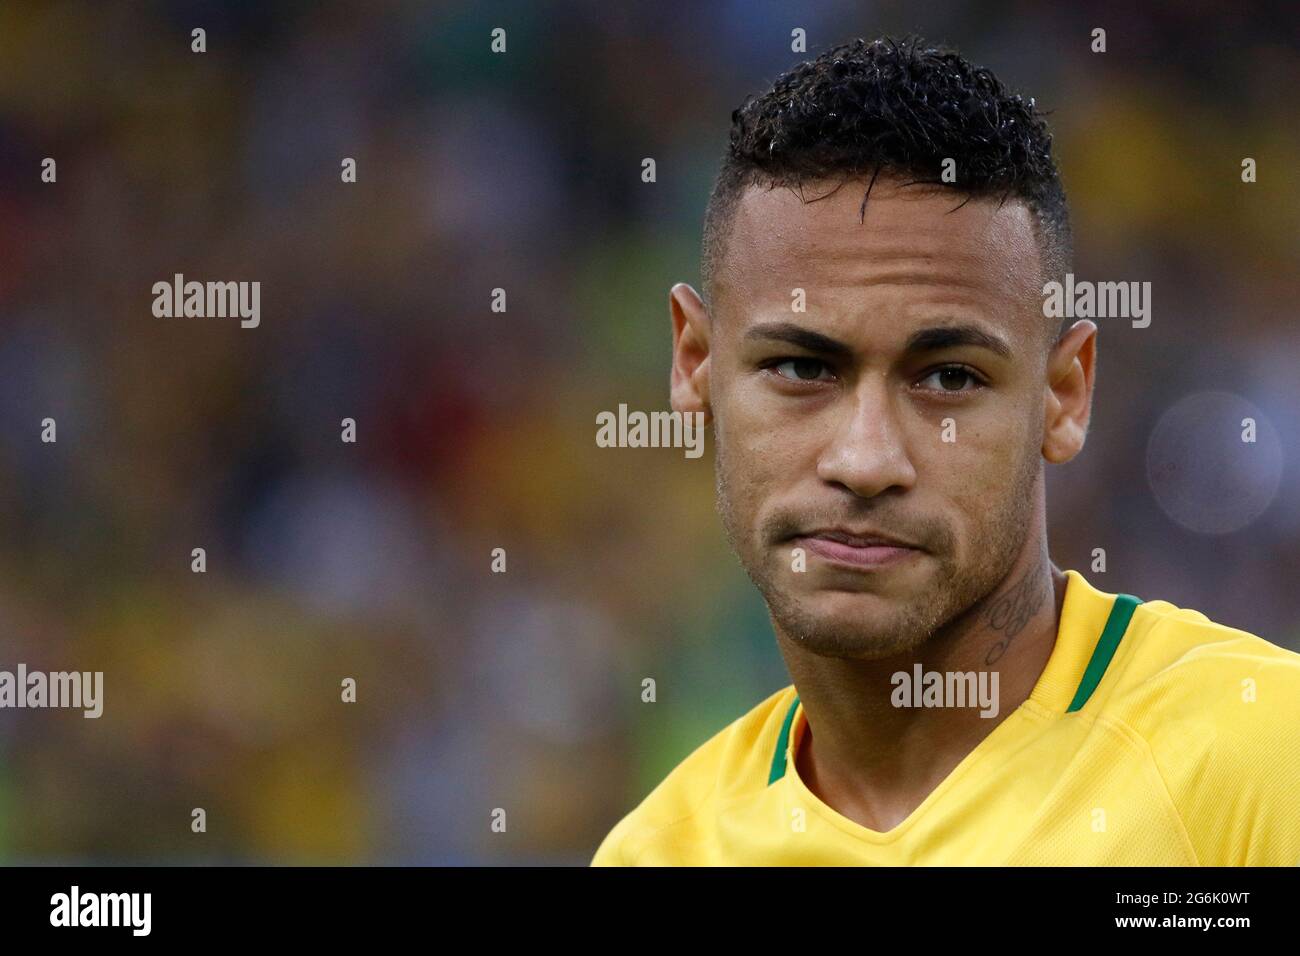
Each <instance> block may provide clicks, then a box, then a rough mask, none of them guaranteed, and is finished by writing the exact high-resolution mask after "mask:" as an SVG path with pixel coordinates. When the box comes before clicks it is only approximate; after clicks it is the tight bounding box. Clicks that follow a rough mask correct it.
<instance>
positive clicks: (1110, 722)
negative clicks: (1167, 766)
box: [1094, 714, 1201, 866]
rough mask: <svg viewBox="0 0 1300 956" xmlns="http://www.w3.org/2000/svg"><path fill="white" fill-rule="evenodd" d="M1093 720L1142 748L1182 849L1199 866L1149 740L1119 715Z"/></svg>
mask: <svg viewBox="0 0 1300 956" xmlns="http://www.w3.org/2000/svg"><path fill="white" fill-rule="evenodd" d="M1094 721H1095V722H1096V723H1099V724H1101V725H1102V726H1104V727H1109V728H1111V729H1112V730H1114V731H1115V732H1116V733H1118V734H1120V735H1121V736H1122V737H1125V738H1126V739H1128V740H1129V741H1130V742H1131V743H1133V744H1134V745H1136V746H1138V747H1140V748H1141V750H1142V754H1143V756H1145V757H1146V760H1147V762H1148V763H1149V764H1150V765H1151V770H1152V771H1153V772H1154V773H1155V775H1156V779H1157V780H1158V781H1160V791H1161V793H1162V794H1164V798H1165V803H1166V804H1167V805H1168V807H1169V810H1170V812H1171V813H1172V814H1173V815H1174V822H1176V823H1177V824H1178V833H1179V835H1180V836H1181V837H1182V840H1183V847H1184V849H1185V850H1186V851H1187V852H1188V853H1189V854H1190V855H1191V858H1192V865H1193V866H1200V865H1201V861H1200V857H1199V856H1198V855H1197V852H1196V845H1195V844H1194V843H1193V842H1192V837H1191V834H1190V833H1189V832H1188V830H1187V822H1186V821H1185V820H1184V819H1183V815H1182V812H1181V811H1180V810H1179V809H1178V804H1177V802H1176V801H1175V800H1174V796H1173V794H1172V793H1170V791H1169V784H1168V782H1167V781H1166V780H1165V775H1164V774H1163V773H1161V772H1160V762H1159V761H1158V760H1156V755H1155V751H1154V750H1152V749H1151V744H1150V742H1149V741H1148V740H1147V739H1146V738H1145V737H1143V736H1142V735H1141V734H1140V733H1138V732H1137V730H1135V729H1134V728H1133V727H1131V726H1130V725H1129V724H1128V722H1127V721H1125V720H1124V719H1123V718H1120V717H1112V716H1110V715H1108V714H1098V715H1097V716H1096V717H1095V718H1094Z"/></svg>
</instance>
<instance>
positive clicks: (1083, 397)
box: [1042, 320, 1097, 465]
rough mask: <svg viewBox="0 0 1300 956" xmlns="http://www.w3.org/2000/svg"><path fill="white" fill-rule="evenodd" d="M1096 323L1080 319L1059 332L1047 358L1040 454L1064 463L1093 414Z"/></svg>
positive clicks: (1082, 437) (1076, 449)
mask: <svg viewBox="0 0 1300 956" xmlns="http://www.w3.org/2000/svg"><path fill="white" fill-rule="evenodd" d="M1096 356H1097V326H1096V325H1094V324H1093V323H1092V322H1089V321H1087V320H1080V321H1078V322H1076V323H1075V324H1074V325H1073V326H1071V327H1070V330H1069V331H1068V332H1066V333H1065V335H1063V336H1061V338H1060V339H1059V340H1058V341H1057V343H1056V345H1054V346H1053V347H1052V352H1051V354H1050V355H1049V356H1048V359H1047V395H1046V404H1047V408H1046V415H1045V416H1044V421H1043V448H1042V451H1043V457H1044V458H1045V459H1046V460H1047V461H1049V462H1051V463H1052V464H1057V465H1060V464H1064V463H1065V462H1067V461H1069V460H1070V459H1072V458H1073V457H1074V456H1075V455H1077V454H1078V453H1079V452H1080V451H1081V450H1082V449H1083V443H1084V440H1085V438H1086V437H1087V434H1088V422H1089V420H1090V418H1091V417H1092V390H1093V379H1094V373H1095V369H1096Z"/></svg>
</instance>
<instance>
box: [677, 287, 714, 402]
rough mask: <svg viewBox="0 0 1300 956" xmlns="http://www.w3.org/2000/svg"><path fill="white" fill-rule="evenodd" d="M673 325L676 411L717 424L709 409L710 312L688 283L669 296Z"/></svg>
mask: <svg viewBox="0 0 1300 956" xmlns="http://www.w3.org/2000/svg"><path fill="white" fill-rule="evenodd" d="M668 311H669V313H670V315H671V318H672V323H673V370H672V379H671V387H670V391H669V395H670V397H671V399H672V406H673V410H674V411H678V412H683V413H685V412H703V413H704V420H705V422H706V423H707V422H710V421H712V420H713V409H712V408H711V406H710V405H709V332H710V323H709V312H708V309H706V308H705V306H704V300H702V299H701V298H700V296H699V293H698V292H696V291H695V290H694V289H692V288H691V287H690V286H689V285H687V284H686V283H685V282H679V283H677V284H676V285H675V286H673V287H672V289H670V290H669V292H668Z"/></svg>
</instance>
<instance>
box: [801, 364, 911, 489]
mask: <svg viewBox="0 0 1300 956" xmlns="http://www.w3.org/2000/svg"><path fill="white" fill-rule="evenodd" d="M846 398H847V402H846V404H845V405H844V409H843V413H842V415H841V417H840V418H839V420H838V421H837V422H836V424H835V426H834V430H833V432H832V434H831V438H830V440H829V441H828V442H827V444H826V447H825V448H824V449H823V450H822V453H821V456H820V457H819V458H818V461H817V475H818V477H819V478H821V479H822V481H825V482H827V483H829V484H832V485H839V486H841V487H843V488H846V489H848V490H849V491H851V492H853V494H855V495H857V496H858V497H860V498H874V497H875V496H876V495H879V494H882V493H883V492H886V491H888V490H889V489H891V488H903V489H907V488H911V487H912V486H913V485H914V484H915V482H916V470H915V468H913V466H912V461H911V458H910V457H909V455H908V453H907V445H906V442H905V440H904V434H903V429H902V426H901V423H900V422H899V420H898V411H897V409H896V408H895V407H894V402H893V401H891V398H890V395H889V392H888V388H887V385H886V383H885V382H884V381H882V380H881V379H880V378H876V377H874V376H873V377H871V378H869V379H867V378H864V379H863V380H862V382H860V383H859V387H858V389H857V390H856V391H855V392H853V393H852V394H851V395H850V396H846Z"/></svg>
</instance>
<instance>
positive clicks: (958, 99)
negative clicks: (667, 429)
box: [700, 36, 1073, 303]
mask: <svg viewBox="0 0 1300 956" xmlns="http://www.w3.org/2000/svg"><path fill="white" fill-rule="evenodd" d="M947 158H951V159H953V160H955V161H956V173H957V178H956V182H955V183H943V182H942V181H941V179H940V173H941V170H942V163H943V160H944V159H947ZM881 174H886V175H892V176H900V177H903V178H904V179H906V180H908V181H910V182H914V183H915V182H925V183H934V184H936V185H939V186H945V187H946V188H949V189H952V190H954V191H955V192H957V193H959V194H963V195H965V196H966V197H967V198H966V201H969V200H970V199H972V198H976V197H987V196H998V197H1000V201H1002V202H1005V201H1006V200H1007V199H1008V198H1016V199H1020V200H1023V201H1024V202H1025V204H1026V205H1027V206H1028V208H1029V209H1030V211H1031V213H1032V214H1033V215H1034V218H1035V226H1036V232H1037V235H1038V241H1039V248H1040V250H1041V253H1042V261H1043V267H1044V272H1045V278H1046V277H1048V276H1060V275H1063V274H1064V273H1065V272H1066V271H1067V270H1068V269H1069V268H1070V267H1071V266H1070V263H1071V259H1072V256H1073V243H1072V239H1071V231H1070V216H1069V210H1068V208H1067V206H1066V201H1065V191H1064V189H1063V188H1062V186H1061V179H1060V174H1059V172H1058V170H1057V167H1056V162H1055V160H1054V159H1053V157H1052V137H1051V134H1050V133H1049V132H1048V130H1047V125H1046V123H1044V121H1043V118H1042V114H1041V113H1040V112H1039V111H1038V110H1037V109H1036V107H1035V103H1034V100H1033V99H1029V100H1026V99H1024V98H1023V97H1021V96H1019V95H1018V94H1014V93H1012V92H1010V91H1009V90H1008V89H1007V88H1006V87H1005V86H1003V84H1002V82H1001V81H1000V80H998V78H997V77H995V76H994V75H993V74H992V73H991V72H990V71H989V70H987V69H985V68H984V67H977V66H974V65H972V64H971V63H970V62H968V61H967V60H966V59H964V58H963V57H962V56H960V55H959V54H958V53H956V52H954V51H952V50H948V49H944V48H939V47H934V46H930V45H929V44H927V43H926V42H925V41H924V40H922V39H921V38H919V37H914V36H913V37H905V38H903V39H901V40H898V39H893V38H890V37H882V38H880V39H878V40H874V41H871V42H867V41H866V40H863V39H856V40H853V41H851V42H849V43H845V44H841V45H840V46H837V47H834V48H832V49H830V50H827V51H826V52H825V53H823V54H821V55H820V56H818V57H816V58H815V59H812V60H808V61H807V62H804V63H801V64H799V65H798V66H796V67H795V68H794V69H792V70H790V71H789V72H787V73H784V74H782V75H781V76H780V77H778V78H777V80H776V82H775V83H774V84H773V86H772V88H771V89H770V90H768V91H767V92H765V93H763V94H762V95H760V96H757V97H756V96H754V95H752V94H751V95H750V96H748V97H746V98H745V101H744V103H742V104H741V106H740V107H739V108H738V109H736V110H735V111H733V112H732V114H731V141H730V145H729V147H728V149H727V152H726V155H725V157H724V159H723V162H722V168H721V170H720V171H719V173H718V176H717V179H716V181H715V183H714V186H713V192H712V194H711V195H710V197H709V202H708V207H707V209H706V211H705V215H704V237H703V246H702V262H701V270H700V271H701V280H702V286H703V292H704V299H705V302H706V303H710V302H712V301H713V299H712V290H713V285H714V280H715V276H716V274H717V269H718V268H719V266H720V264H721V262H722V260H723V257H724V255H725V252H726V240H727V234H728V232H729V230H730V225H731V220H732V217H733V214H734V212H735V209H736V206H737V204H738V203H739V200H740V197H741V195H742V194H743V193H744V192H745V189H746V188H747V187H749V186H753V185H757V186H768V187H777V186H791V187H793V186H797V185H802V184H805V183H810V182H815V181H821V180H827V179H835V178H842V179H845V180H848V179H854V178H860V179H866V180H868V187H867V192H866V196H869V195H870V191H871V185H872V184H874V183H875V181H876V178H877V177H878V176H879V175H881ZM866 196H864V198H863V208H864V210H865V204H866Z"/></svg>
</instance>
